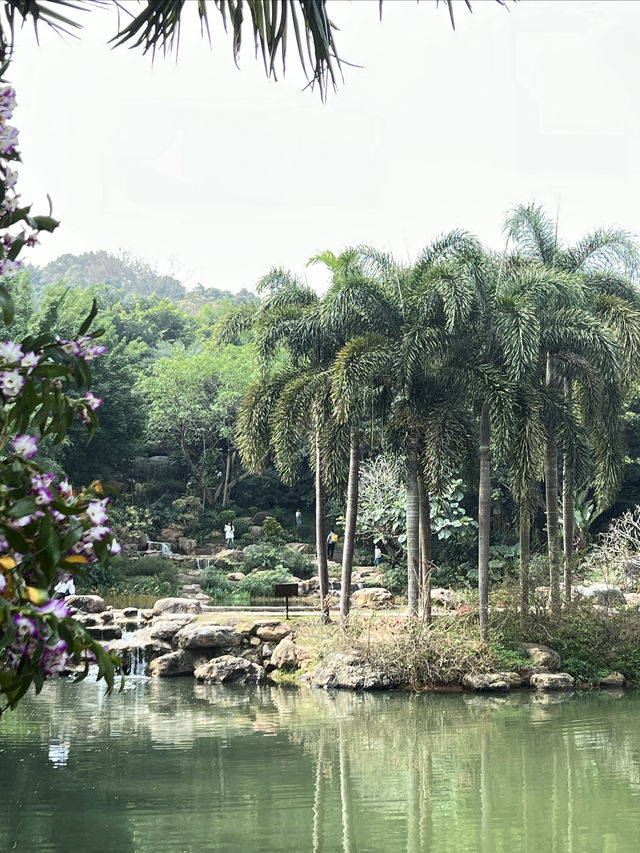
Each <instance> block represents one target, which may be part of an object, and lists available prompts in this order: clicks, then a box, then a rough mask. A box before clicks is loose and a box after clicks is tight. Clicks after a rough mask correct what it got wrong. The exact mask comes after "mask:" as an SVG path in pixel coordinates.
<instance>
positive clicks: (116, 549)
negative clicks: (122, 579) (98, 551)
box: [109, 539, 122, 557]
mask: <svg viewBox="0 0 640 853" xmlns="http://www.w3.org/2000/svg"><path fill="white" fill-rule="evenodd" d="M120 551H122V546H121V545H120V543H119V542H116V540H115V539H114V540H113V541H112V542H111V545H109V553H110V554H111V555H112V556H113V557H117V556H118V554H119V553H120Z"/></svg>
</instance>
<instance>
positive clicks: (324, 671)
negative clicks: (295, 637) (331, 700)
mask: <svg viewBox="0 0 640 853" xmlns="http://www.w3.org/2000/svg"><path fill="white" fill-rule="evenodd" d="M309 681H310V683H311V684H312V685H313V686H314V687H325V688H329V687H336V688H342V689H346V690H388V689H389V688H391V687H397V686H398V685H399V684H400V678H399V677H398V676H397V675H396V674H395V673H392V672H386V671H385V670H383V669H382V668H381V667H379V666H377V665H376V664H375V663H372V662H370V661H366V660H363V659H362V658H359V657H358V656H357V655H354V654H346V653H341V652H334V653H333V654H330V655H327V657H326V658H325V659H324V660H323V661H322V663H320V664H318V666H316V667H315V669H314V670H313V672H312V673H311V675H310V677H309Z"/></svg>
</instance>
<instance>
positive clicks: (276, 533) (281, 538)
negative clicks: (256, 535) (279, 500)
mask: <svg viewBox="0 0 640 853" xmlns="http://www.w3.org/2000/svg"><path fill="white" fill-rule="evenodd" d="M262 535H263V536H264V538H265V539H269V540H271V541H272V542H285V541H286V537H287V535H286V533H285V531H284V528H283V526H282V525H281V524H280V522H279V521H276V519H275V518H273V517H272V516H270V515H269V516H267V517H266V518H265V520H264V524H263V525H262Z"/></svg>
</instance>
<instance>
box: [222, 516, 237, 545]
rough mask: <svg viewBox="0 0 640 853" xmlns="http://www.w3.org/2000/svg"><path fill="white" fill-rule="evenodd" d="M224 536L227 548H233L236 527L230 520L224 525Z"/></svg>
mask: <svg viewBox="0 0 640 853" xmlns="http://www.w3.org/2000/svg"><path fill="white" fill-rule="evenodd" d="M224 537H225V539H226V541H227V548H235V538H236V529H235V527H234V526H233V524H232V523H231V522H230V521H228V522H227V523H226V524H225V526H224Z"/></svg>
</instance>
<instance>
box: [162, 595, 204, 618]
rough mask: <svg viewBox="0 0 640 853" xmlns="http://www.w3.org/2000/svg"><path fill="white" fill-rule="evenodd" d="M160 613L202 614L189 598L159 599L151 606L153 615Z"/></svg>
mask: <svg viewBox="0 0 640 853" xmlns="http://www.w3.org/2000/svg"><path fill="white" fill-rule="evenodd" d="M161 613H202V607H201V606H200V602H199V601H193V599H191V598H160V599H158V601H156V603H155V604H154V605H153V615H154V616H159V615H160V614H161Z"/></svg>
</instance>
